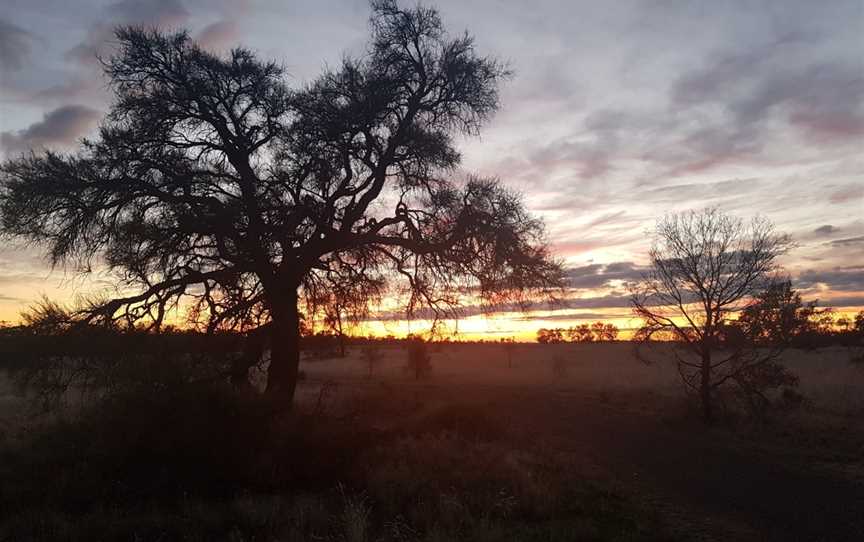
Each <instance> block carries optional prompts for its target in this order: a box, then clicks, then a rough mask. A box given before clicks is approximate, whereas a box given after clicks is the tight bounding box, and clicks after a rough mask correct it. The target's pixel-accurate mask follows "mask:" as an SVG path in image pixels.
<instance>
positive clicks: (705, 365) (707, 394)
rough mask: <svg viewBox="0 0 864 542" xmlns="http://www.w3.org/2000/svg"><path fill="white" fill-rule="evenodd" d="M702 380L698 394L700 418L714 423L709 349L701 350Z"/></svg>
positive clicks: (708, 422)
mask: <svg viewBox="0 0 864 542" xmlns="http://www.w3.org/2000/svg"><path fill="white" fill-rule="evenodd" d="M701 369H702V381H701V383H700V384H701V386H700V389H699V395H700V398H701V400H702V418H703V420H704V421H705V423H707V424H711V423H714V405H713V404H712V403H711V351H710V350H708V349H705V350H703V352H702V367H701Z"/></svg>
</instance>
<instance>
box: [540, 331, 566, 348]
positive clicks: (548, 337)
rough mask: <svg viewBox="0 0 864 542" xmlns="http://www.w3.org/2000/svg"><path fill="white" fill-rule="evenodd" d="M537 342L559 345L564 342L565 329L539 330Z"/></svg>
mask: <svg viewBox="0 0 864 542" xmlns="http://www.w3.org/2000/svg"><path fill="white" fill-rule="evenodd" d="M537 342H538V343H541V344H558V343H563V342H564V330H563V329H557V328H552V329H546V328H541V329H538V330H537Z"/></svg>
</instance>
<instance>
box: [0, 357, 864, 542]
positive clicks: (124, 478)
mask: <svg viewBox="0 0 864 542" xmlns="http://www.w3.org/2000/svg"><path fill="white" fill-rule="evenodd" d="M431 357H432V372H431V374H430V375H429V376H428V377H427V378H424V379H421V380H416V379H414V378H413V375H412V374H411V373H410V372H408V371H406V369H405V362H406V361H405V360H406V351H405V350H403V349H402V348H399V347H388V348H385V349H383V350H382V357H381V360H380V361H379V362H378V363H377V364H376V365H375V367H374V370H373V371H372V374H371V375H370V374H369V368H368V366H367V364H366V363H365V361H364V357H363V355H362V351H361V349H360V348H359V347H358V348H353V349H351V350H350V351H349V355H348V357H346V358H344V359H340V358H332V359H320V360H312V359H308V360H305V361H304V362H303V364H302V370H303V372H304V374H305V379H304V380H303V382H302V383H301V386H300V391H299V408H297V409H296V411H295V412H294V413H292V414H291V415H290V416H276V417H274V416H273V414H272V412H271V411H270V410H269V409H268V405H267V404H266V402H264V401H261V400H260V399H256V398H255V397H237V396H235V395H232V394H230V393H227V392H225V391H224V390H221V389H206V390H202V389H197V388H196V389H194V390H191V389H186V388H183V389H179V390H177V392H176V393H174V392H165V391H158V392H156V391H154V392H153V393H150V394H147V395H145V396H143V397H142V396H135V397H124V398H120V399H117V400H114V401H113V402H112V403H110V404H107V405H106V404H100V405H98V408H97V409H95V411H87V412H85V414H84V415H82V417H81V418H79V419H76V420H74V421H71V422H54V423H52V424H49V425H48V426H46V427H44V428H41V429H40V428H29V429H22V427H29V426H24V425H22V420H24V419H26V418H22V417H21V416H23V407H22V403H21V401H20V398H18V397H17V396H15V395H14V394H13V393H12V392H13V390H12V388H11V387H9V386H8V385H7V384H8V383H4V384H3V388H2V397H0V405H2V409H3V411H2V414H3V419H4V422H3V423H4V424H5V425H4V427H5V429H4V433H3V434H4V436H3V438H4V445H3V456H2V458H0V476H2V479H3V484H2V487H0V511H2V512H0V514H3V517H4V519H3V523H2V528H0V540H23V539H37V540H55V539H58V540H97V539H103V540H175V539H176V540H333V541H336V540H340V541H358V542H359V541H373V540H375V541H377V540H381V541H389V540H393V541H402V540H405V541H407V540H417V541H420V540H424V541H432V540H435V541H445V540H502V541H504V540H538V541H539V540H549V541H551V540H778V541H781V540H784V541H785V540H802V541H803V540H814V541H815V540H825V541H835V540H838V541H842V540H862V539H864V513H862V511H864V459H862V458H864V423H862V420H864V417H862V415H864V367H860V366H858V365H855V364H852V363H850V362H849V360H848V352H847V351H846V350H844V349H841V348H837V349H821V350H815V351H791V352H789V353H788V354H787V356H786V358H785V360H784V361H785V362H786V363H787V365H788V366H789V367H790V368H792V370H793V371H794V372H796V373H797V374H798V375H799V376H800V378H801V385H800V391H801V392H802V394H803V396H804V398H805V400H804V402H803V403H801V404H795V405H784V406H782V407H778V408H777V409H775V410H773V411H771V412H770V413H769V416H767V417H766V418H765V419H763V420H760V421H759V422H755V421H753V420H749V419H745V418H741V417H735V416H733V415H731V414H730V415H728V416H726V417H725V418H724V419H723V421H722V423H720V424H718V425H717V426H715V427H712V428H706V427H704V426H703V425H702V424H701V422H700V421H699V419H698V411H697V409H695V407H694V406H693V405H691V404H690V402H689V401H688V400H687V398H686V397H685V396H684V395H683V393H682V391H681V387H680V385H679V383H678V380H677V375H676V372H675V370H674V368H673V367H672V366H665V365H651V366H648V365H644V364H642V363H640V362H638V361H637V360H636V359H635V358H634V356H633V352H632V347H631V346H630V345H629V344H627V343H617V344H589V345H535V344H524V345H518V346H517V347H516V348H515V350H514V351H513V353H512V358H511V359H510V360H508V355H507V353H506V351H505V350H504V348H503V347H501V346H499V345H472V344H466V345H459V344H457V345H447V346H445V347H442V348H440V349H436V348H435V347H433V349H432V354H431ZM511 365H512V366H511Z"/></svg>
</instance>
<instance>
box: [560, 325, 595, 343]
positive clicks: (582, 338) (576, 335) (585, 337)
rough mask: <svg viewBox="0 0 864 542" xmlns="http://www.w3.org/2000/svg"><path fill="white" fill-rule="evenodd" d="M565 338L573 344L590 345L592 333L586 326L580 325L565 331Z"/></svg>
mask: <svg viewBox="0 0 864 542" xmlns="http://www.w3.org/2000/svg"><path fill="white" fill-rule="evenodd" d="M567 336H568V337H569V338H570V342H574V343H590V342H593V341H594V332H593V331H592V327H591V326H590V325H588V324H580V325H578V326H576V327H571V328H568V329H567Z"/></svg>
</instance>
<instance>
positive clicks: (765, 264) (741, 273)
mask: <svg viewBox="0 0 864 542" xmlns="http://www.w3.org/2000/svg"><path fill="white" fill-rule="evenodd" d="M789 244H790V241H789V239H788V237H786V236H784V235H778V234H776V233H775V232H774V228H773V226H772V224H771V223H770V222H769V221H768V220H766V219H764V218H758V217H757V218H755V219H753V220H752V221H751V222H750V223H749V224H745V223H744V222H743V221H742V220H740V219H737V218H734V217H731V216H729V215H726V214H723V213H721V212H719V211H718V210H716V209H706V210H704V211H698V212H697V211H691V212H687V213H683V214H671V215H667V216H666V217H665V218H663V219H661V220H659V221H658V223H657V226H656V229H655V235H654V244H653V246H652V247H651V250H650V253H649V254H650V258H651V265H650V271H649V272H648V273H647V274H646V275H645V276H644V277H643V278H642V280H641V281H640V282H639V283H638V284H636V285H634V287H633V291H632V297H631V302H632V305H633V310H634V312H635V314H636V315H637V316H638V317H640V318H642V319H643V321H644V324H643V327H642V328H641V329H640V330H639V331H638V332H637V335H636V338H637V340H638V341H639V342H640V344H641V345H643V346H644V345H645V344H647V343H648V342H649V341H650V340H651V339H652V338H656V337H657V336H658V335H659V336H663V337H671V338H672V339H673V342H672V352H673V353H674V356H675V360H676V362H677V365H678V371H679V373H680V375H681V378H682V380H683V382H684V384H685V385H686V387H687V388H688V389H690V390H693V391H695V392H696V393H698V395H699V398H700V401H701V404H702V412H703V417H704V419H705V420H706V421H707V422H711V421H712V420H713V419H714V394H715V391H716V390H717V388H718V387H720V386H722V385H723V384H724V383H726V382H727V381H730V380H734V379H743V378H745V376H746V375H747V374H754V373H756V372H758V371H759V370H762V369H766V368H767V367H768V364H769V363H770V362H771V361H772V360H773V359H775V357H776V356H774V355H773V354H770V353H769V354H767V355H765V356H762V355H760V353H759V350H758V348H744V345H741V346H740V347H736V348H734V349H732V351H731V352H723V348H724V344H723V343H724V340H723V339H724V337H723V332H724V329H725V328H726V325H727V323H728V320H729V319H730V316H732V315H734V314H737V313H738V312H739V311H741V310H742V309H744V308H745V307H746V306H747V305H748V304H750V303H752V302H753V301H752V300H753V299H754V296H758V295H759V294H760V293H761V292H764V291H766V290H770V289H771V288H772V287H773V284H774V283H775V282H776V279H775V278H774V277H775V273H776V271H777V270H778V264H777V258H778V257H779V256H780V255H781V254H783V253H784V252H786V250H787V249H788V247H789ZM638 351H639V354H640V356H641V357H642V358H643V359H645V360H649V356H647V355H646V352H645V350H644V349H642V348H639V349H638Z"/></svg>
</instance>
